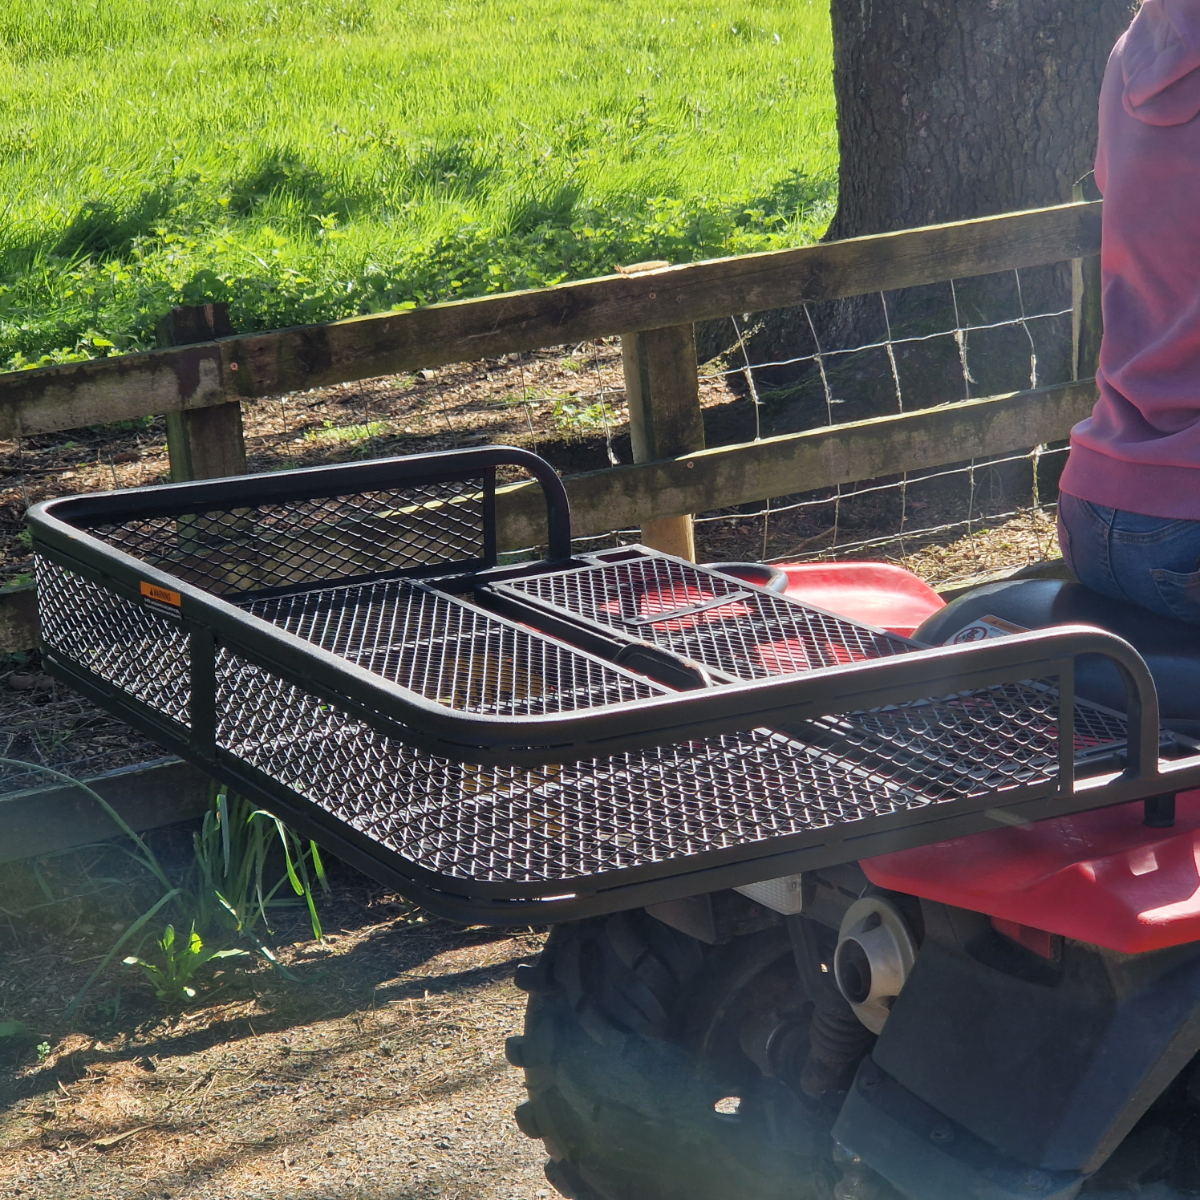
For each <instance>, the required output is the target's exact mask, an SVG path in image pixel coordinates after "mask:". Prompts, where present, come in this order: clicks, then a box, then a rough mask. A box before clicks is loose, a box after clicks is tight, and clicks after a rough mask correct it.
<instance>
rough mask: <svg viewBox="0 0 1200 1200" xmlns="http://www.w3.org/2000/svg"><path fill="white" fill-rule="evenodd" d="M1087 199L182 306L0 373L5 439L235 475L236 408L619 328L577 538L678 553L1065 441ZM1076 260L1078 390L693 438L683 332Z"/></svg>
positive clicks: (505, 509)
mask: <svg viewBox="0 0 1200 1200" xmlns="http://www.w3.org/2000/svg"><path fill="white" fill-rule="evenodd" d="M1100 208H1101V206H1100V203H1099V202H1098V201H1084V200H1077V201H1076V202H1074V203H1071V204H1064V205H1058V206H1055V207H1052V208H1044V209H1036V210H1033V211H1030V212H1023V213H1010V214H1005V215H1002V216H997V217H985V218H981V219H978V220H973V221H959V222H954V223H951V224H946V225H936V226H930V227H927V228H923V229H912V230H905V231H902V232H899V233H891V234H883V235H880V236H874V237H863V238H853V239H849V240H846V241H841V242H831V243H827V244H824V245H817V246H807V247H804V248H801V249H795V250H780V251H771V252H768V253H763V254H751V255H745V256H741V257H737V258H726V259H716V260H712V261H708V262H700V263H692V264H688V265H684V266H667V267H651V268H650V269H646V270H638V269H637V268H636V267H635V268H626V269H625V271H624V272H623V273H621V274H617V275H611V276H606V277H604V278H601V279H589V280H584V281H582V282H578V283H567V284H562V285H560V286H558V287H552V288H544V289H539V290H536V291H526V292H512V293H506V294H503V295H497V296H488V297H484V298H481V299H476V300H463V301H456V302H452V303H447V304H438V305H432V306H430V307H428V308H423V309H416V310H413V311H409V312H402V313H386V314H383V315H379V316H368V317H357V318H352V319H350V320H345V321H336V322H333V323H330V324H324V325H310V326H302V327H299V328H294V329H284V330H278V331H274V332H271V333H261V334H247V335H235V334H232V333H231V331H230V330H229V329H228V327H227V326H226V327H222V324H221V322H222V320H223V316H222V313H221V310H220V308H219V307H217V308H214V306H207V307H200V308H192V309H177V310H175V312H174V313H173V314H172V315H171V317H170V318H168V320H167V321H166V322H164V324H163V326H161V327H160V330H159V335H160V342H162V343H164V348H163V349H160V350H156V351H153V352H151V353H147V354H131V355H123V356H116V357H112V358H105V359H96V360H93V361H90V362H84V363H75V364H70V365H67V366H57V367H46V368H42V369H38V370H32V371H18V372H12V373H9V374H5V375H0V438H7V439H11V438H16V437H25V436H30V435H34V434H44V433H50V432H54V431H59V430H67V429H73V428H80V427H83V426H88V425H96V424H104V423H108V422H112V421H118V420H127V419H130V418H136V417H146V416H159V415H162V414H165V415H166V417H167V422H168V431H167V432H168V448H169V451H170V457H171V473H172V477H173V478H175V479H195V478H212V477H216V476H219V475H226V474H236V473H239V472H241V471H244V470H245V461H246V459H245V447H244V443H243V440H242V404H243V403H244V402H247V401H254V400H256V399H258V398H259V397H265V396H271V395H277V394H280V393H282V392H286V391H292V390H298V389H303V388H312V387H317V386H322V385H327V384H333V383H341V382H347V381H351V380H359V379H367V378H372V377H375V376H379V375H384V374H389V373H394V372H400V371H415V370H418V369H421V368H431V367H437V366H441V365H444V364H447V363H454V362H465V361H470V360H475V359H480V358H484V357H495V356H499V355H502V354H506V353H512V352H514V351H528V350H534V349H538V348H542V347H546V346H557V345H562V344H564V343H571V342H579V341H584V340H587V339H591V338H597V337H607V336H612V335H615V334H619V335H620V337H621V345H622V355H623V358H624V364H625V382H626V391H627V399H628V404H629V414H630V427H631V435H632V442H633V451H634V459H635V461H634V463H633V464H632V465H628V466H618V467H612V468H608V469H605V470H601V471H592V472H588V473H585V474H580V475H575V476H571V477H568V478H567V479H566V480H565V482H566V485H567V490H568V493H569V495H570V498H571V506H572V512H573V517H574V522H573V524H574V529H575V531H576V533H577V534H578V535H581V536H583V535H589V534H598V533H603V532H607V531H609V530H612V529H616V528H621V527H626V526H630V525H640V526H641V527H642V530H643V539H644V540H645V541H646V542H647V543H648V544H650V545H654V546H657V547H658V548H660V549H664V550H669V551H672V552H675V553H681V554H684V555H685V556H688V557H692V554H693V541H692V532H691V518H690V516H689V514H692V513H696V512H701V511H705V510H711V509H716V508H728V507H731V506H734V505H738V504H744V503H749V502H755V501H761V500H765V499H768V498H770V497H773V496H778V495H783V494H788V493H797V492H807V491H813V490H816V489H819V488H826V487H833V486H835V485H837V484H842V483H851V482H854V481H856V480H865V479H873V478H878V477H880V476H885V475H895V474H899V473H900V472H903V471H917V470H921V469H923V468H928V467H936V466H939V465H942V464H944V463H946V462H949V461H956V462H957V461H963V460H965V459H968V458H973V457H987V456H991V455H1000V454H1005V453H1009V452H1011V451H1016V450H1022V449H1026V448H1028V447H1030V446H1035V445H1038V444H1040V443H1044V442H1048V441H1053V440H1056V439H1059V438H1062V437H1065V436H1066V433H1067V431H1068V430H1069V429H1070V427H1071V425H1072V424H1073V423H1074V422H1075V421H1077V420H1079V419H1080V418H1081V417H1083V416H1085V415H1086V414H1087V412H1088V411H1089V410H1090V408H1091V405H1092V403H1093V402H1094V399H1095V386H1094V383H1093V381H1092V379H1091V375H1092V373H1093V370H1094V360H1095V354H1096V349H1097V345H1098V329H1099V324H1098V323H1099V308H1098V286H1097V285H1098V267H1097V261H1098V260H1097V259H1096V258H1095V256H1096V255H1097V254H1098V252H1099V247H1100ZM1065 260H1071V261H1072V262H1073V263H1074V270H1073V281H1074V287H1073V292H1074V313H1075V322H1074V325H1075V376H1076V378H1075V381H1074V382H1072V383H1068V384H1063V385H1060V386H1057V387H1050V388H1040V389H1036V390H1031V391H1022V392H1014V393H1011V394H1008V395H1003V396H993V397H990V398H986V399H979V400H969V401H964V402H960V403H956V404H948V405H943V406H940V407H937V408H931V409H923V410H917V411H914V412H909V413H903V414H900V415H896V416H888V417H880V418H876V419H873V420H867V421H858V422H853V423H848V424H842V425H832V426H827V427H824V428H819V429H813V430H808V431H805V432H802V433H794V434H787V435H784V436H780V437H772V438H766V439H763V440H761V441H755V442H747V443H741V444H737V445H730V446H720V447H715V448H712V449H705V448H704V440H703V439H704V433H703V423H702V420H701V413H700V401H699V390H698V378H697V363H696V353H695V338H694V333H693V325H694V323H695V322H697V321H703V320H711V319H716V318H723V317H727V316H729V315H730V314H740V313H747V312H762V311H765V310H769V309H774V308H783V307H786V306H789V305H798V304H801V303H813V302H820V301H828V300H836V299H840V298H844V297H850V296H856V295H863V294H868V293H874V292H879V291H887V290H892V289H896V288H905V287H913V286H917V285H921V284H930V283H938V282H942V281H945V280H947V279H955V278H958V279H961V278H966V277H970V276H977V275H985V274H989V273H992V272H999V271H1007V270H1013V269H1017V268H1022V267H1035V266H1042V265H1046V264H1050V263H1057V262H1063V261H1065ZM535 489H536V485H532V484H523V485H517V486H514V487H510V488H507V489H504V491H503V492H502V494H501V496H500V504H501V517H500V545H501V549H515V548H518V547H522V546H527V545H531V544H534V543H537V542H538V541H539V540H540V538H541V527H540V515H539V507H538V506H539V498H538V497H537V495H536V494H535ZM31 599H32V597H30V596H29V595H28V594H27V593H22V592H21V591H20V589H9V590H7V591H6V592H0V652H6V651H11V650H12V649H15V648H18V647H19V646H21V645H28V644H31V636H32V635H31V629H30V625H29V616H30V611H31Z"/></svg>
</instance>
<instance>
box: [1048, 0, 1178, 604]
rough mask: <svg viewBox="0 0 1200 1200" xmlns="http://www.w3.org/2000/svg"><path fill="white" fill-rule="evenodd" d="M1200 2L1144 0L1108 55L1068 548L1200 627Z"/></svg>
mask: <svg viewBox="0 0 1200 1200" xmlns="http://www.w3.org/2000/svg"><path fill="white" fill-rule="evenodd" d="M1197 114H1200V0H1145V3H1144V4H1143V5H1142V8H1141V10H1140V11H1139V12H1138V14H1137V16H1136V17H1135V18H1134V20H1133V23H1132V24H1131V25H1130V27H1129V29H1128V30H1127V31H1126V32H1125V34H1124V35H1123V36H1122V37H1121V39H1120V40H1119V41H1118V42H1117V44H1116V46H1115V48H1114V49H1113V52H1112V55H1111V56H1110V58H1109V62H1108V69H1107V71H1106V73H1105V76H1104V84H1103V87H1102V89H1101V94H1100V136H1099V144H1098V148H1097V154H1096V183H1097V186H1098V187H1099V188H1100V191H1101V193H1102V195H1103V196H1104V218H1103V232H1102V238H1101V271H1102V276H1103V293H1102V296H1103V299H1102V305H1103V313H1104V337H1103V341H1102V343H1101V347H1100V369H1099V372H1098V374H1097V377H1096V381H1097V384H1098V386H1099V390H1100V399H1099V400H1098V401H1097V403H1096V406H1095V408H1094V409H1093V411H1092V415H1091V416H1090V417H1089V418H1088V419H1087V420H1085V421H1082V422H1080V423H1079V424H1078V425H1076V426H1075V428H1074V429H1073V430H1072V431H1071V452H1070V456H1069V458H1068V461H1067V465H1066V468H1065V470H1064V471H1063V476H1062V480H1061V484H1060V488H1061V492H1062V494H1061V496H1060V499H1059V526H1058V530H1059V541H1060V544H1061V546H1062V552H1063V557H1064V559H1065V560H1066V563H1067V565H1068V566H1069V567H1070V568H1071V570H1072V571H1074V573H1075V575H1076V576H1077V577H1078V578H1079V580H1080V582H1081V583H1083V584H1085V585H1086V586H1087V587H1089V588H1091V589H1093V590H1094V591H1097V592H1102V593H1103V594H1105V595H1107V596H1112V597H1114V598H1115V599H1118V600H1125V601H1130V602H1132V603H1134V604H1138V605H1141V606H1142V607H1144V608H1148V609H1151V610H1152V611H1154V612H1158V613H1162V614H1164V615H1167V616H1172V617H1176V618H1179V619H1181V620H1185V621H1190V622H1193V623H1197V624H1200V570H1198V569H1197V568H1198V567H1200V118H1198V116H1197Z"/></svg>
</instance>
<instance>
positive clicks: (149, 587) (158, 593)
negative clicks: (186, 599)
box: [141, 580, 183, 608]
mask: <svg viewBox="0 0 1200 1200" xmlns="http://www.w3.org/2000/svg"><path fill="white" fill-rule="evenodd" d="M141 589H142V595H143V596H145V597H146V598H147V599H148V600H157V601H158V602H159V604H170V605H172V606H174V607H175V608H178V607H179V606H180V605H181V604H182V603H183V597H182V596H180V594H179V593H178V592H172V591H171V590H170V589H168V588H164V587H159V586H158V585H157V584H154V583H147V582H146V581H145V580H142V583H141Z"/></svg>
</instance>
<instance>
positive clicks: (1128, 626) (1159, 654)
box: [913, 579, 1200, 737]
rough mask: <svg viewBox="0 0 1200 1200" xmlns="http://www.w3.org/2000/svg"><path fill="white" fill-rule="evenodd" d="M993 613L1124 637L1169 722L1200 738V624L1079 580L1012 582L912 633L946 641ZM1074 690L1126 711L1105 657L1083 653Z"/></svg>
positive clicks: (1028, 623) (956, 605) (976, 595)
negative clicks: (1146, 671) (1140, 659)
mask: <svg viewBox="0 0 1200 1200" xmlns="http://www.w3.org/2000/svg"><path fill="white" fill-rule="evenodd" d="M989 615H990V616H995V617H1001V618H1003V619H1004V620H1006V621H1011V622H1012V623H1013V624H1014V625H1023V626H1024V627H1025V628H1027V629H1044V628H1046V627H1047V626H1050V625H1066V624H1076V625H1097V626H1099V627H1100V628H1101V629H1107V630H1108V631H1109V632H1111V633H1115V634H1116V635H1117V636H1118V637H1122V638H1124V639H1125V640H1126V641H1127V642H1129V643H1130V644H1131V645H1132V646H1133V647H1134V648H1135V649H1136V650H1137V651H1138V653H1139V654H1141V656H1142V657H1143V658H1144V659H1145V660H1146V665H1147V666H1148V667H1149V668H1150V673H1151V674H1152V675H1153V676H1154V685H1155V687H1156V688H1157V689H1158V703H1159V707H1160V710H1161V714H1162V720H1163V724H1164V725H1168V726H1169V727H1170V728H1172V729H1176V730H1178V731H1179V732H1181V733H1185V734H1188V735H1189V736H1192V737H1196V736H1200V625H1189V624H1188V623H1186V622H1185V621H1176V620H1174V619H1173V618H1171V617H1160V616H1159V615H1158V614H1157V613H1152V612H1149V611H1148V610H1147V609H1144V608H1139V607H1138V606H1137V605H1134V604H1125V603H1123V602H1122V601H1119V600H1110V599H1109V598H1108V597H1107V596H1101V595H1100V594H1099V593H1097V592H1093V591H1091V590H1090V589H1088V588H1085V587H1084V586H1083V584H1081V583H1073V582H1067V581H1065V580H1061V579H1014V580H1011V581H1009V582H1006V583H993V584H988V585H987V586H985V587H981V588H978V589H977V590H976V591H973V592H971V593H969V594H968V595H966V596H960V597H959V598H958V599H957V600H954V601H952V602H951V603H950V604H948V605H947V606H946V607H945V608H943V609H942V610H941V611H940V612H937V613H935V614H934V615H933V616H932V617H930V618H929V620H927V621H926V622H925V623H924V624H923V625H921V627H920V628H919V629H918V630H917V631H916V632H915V633H914V634H913V637H914V638H916V639H917V640H918V641H923V642H928V643H929V644H931V645H935V646H937V645H941V644H942V643H943V642H945V641H946V640H947V639H948V638H950V637H951V636H952V635H953V634H954V633H957V632H958V630H960V629H962V628H963V627H964V626H965V625H969V624H970V623H971V622H972V621H974V620H977V619H978V618H979V617H983V616H989ZM1075 687H1076V690H1077V692H1078V694H1079V696H1080V697H1081V698H1084V699H1087V700H1092V701H1094V702H1095V703H1097V704H1103V705H1106V706H1107V707H1109V708H1116V709H1120V710H1121V711H1124V708H1125V689H1124V687H1123V686H1122V684H1121V680H1120V677H1119V676H1118V674H1117V671H1116V668H1115V667H1113V665H1112V664H1111V663H1110V662H1108V661H1106V660H1104V659H1100V658H1092V657H1090V656H1089V657H1088V658H1086V659H1085V658H1081V659H1080V660H1079V665H1078V667H1077V670H1076V676H1075Z"/></svg>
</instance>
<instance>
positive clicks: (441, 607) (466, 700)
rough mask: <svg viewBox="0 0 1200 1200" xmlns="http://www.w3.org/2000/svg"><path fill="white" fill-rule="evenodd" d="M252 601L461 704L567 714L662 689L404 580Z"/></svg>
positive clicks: (399, 679) (301, 630)
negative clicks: (576, 709) (578, 709)
mask: <svg viewBox="0 0 1200 1200" xmlns="http://www.w3.org/2000/svg"><path fill="white" fill-rule="evenodd" d="M246 607H247V609H248V611H250V612H251V613H253V614H254V615H255V616H258V617H262V618H263V619H264V620H267V621H271V622H272V623H273V624H276V625H281V626H282V627H283V628H285V629H287V630H288V631H289V632H290V633H294V634H296V635H297V636H298V637H302V638H305V639H306V640H307V641H310V642H313V643H315V644H316V645H318V646H320V647H321V648H322V649H324V650H329V651H331V652H332V653H334V654H337V655H340V656H341V657H342V658H345V659H347V660H348V661H349V662H352V663H354V664H356V665H357V666H360V667H363V668H365V669H366V670H368V671H374V672H375V673H376V674H378V675H382V676H383V677H384V678H385V679H390V680H392V681H393V682H394V683H398V684H400V685H402V686H403V687H406V688H410V689H412V690H413V691H415V692H419V693H420V694H421V695H422V696H424V697H425V698H426V699H427V700H434V701H436V702H437V703H439V704H444V705H446V706H447V707H448V708H453V709H456V710H459V711H463V712H478V713H493V714H503V715H509V716H519V715H522V714H524V715H533V714H544V713H552V712H567V711H569V710H571V709H575V708H587V707H590V706H593V705H598V704H617V703H620V702H621V701H624V700H637V699H641V698H645V697H647V696H652V695H655V694H660V693H662V692H663V691H664V690H665V689H663V688H660V687H657V686H655V685H652V684H650V683H649V682H648V681H645V680H639V679H636V678H634V677H633V676H630V675H626V674H625V673H624V672H622V671H619V670H616V669H614V668H612V667H608V666H606V665H605V664H604V663H602V662H599V661H597V660H596V659H592V658H589V657H588V656H586V655H584V654H581V653H579V652H578V651H575V650H572V649H570V647H568V646H565V645H562V644H561V643H559V642H552V641H550V640H548V639H546V638H544V637H540V636H539V635H538V634H536V633H531V632H529V631H527V630H524V629H520V628H518V627H515V626H512V625H509V624H507V623H505V622H503V621H499V620H497V619H496V618H494V617H492V616H490V615H489V614H488V613H485V612H483V611H482V610H480V609H477V608H473V607H471V606H470V605H468V604H464V603H463V602H462V601H460V600H456V599H454V598H453V597H450V596H446V595H444V594H442V593H440V592H435V591H433V590H431V589H430V588H427V587H424V586H422V585H420V584H412V583H408V582H406V581H403V580H390V581H387V582H380V583H373V584H361V585H358V586H355V587H344V588H329V589H328V590H325V591H320V592H310V593H307V594H305V595H302V596H287V597H281V598H279V599H271V600H260V601H256V602H253V603H250V604H248V605H247V606H246Z"/></svg>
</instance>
